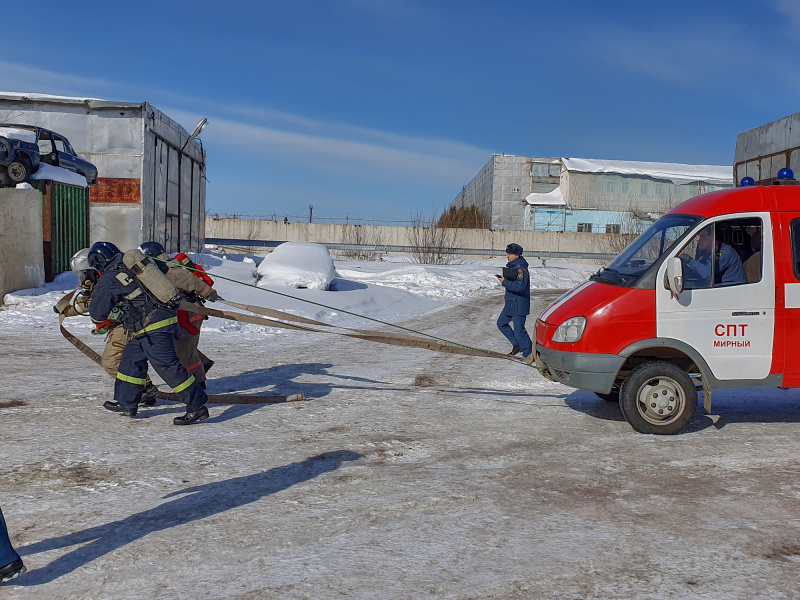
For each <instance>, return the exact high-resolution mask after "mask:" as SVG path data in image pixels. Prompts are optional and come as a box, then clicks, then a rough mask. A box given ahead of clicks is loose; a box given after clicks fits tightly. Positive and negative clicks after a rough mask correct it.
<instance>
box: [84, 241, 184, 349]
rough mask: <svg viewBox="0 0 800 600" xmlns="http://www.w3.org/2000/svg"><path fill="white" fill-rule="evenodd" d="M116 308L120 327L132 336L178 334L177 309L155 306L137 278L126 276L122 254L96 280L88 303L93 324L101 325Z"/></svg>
mask: <svg viewBox="0 0 800 600" xmlns="http://www.w3.org/2000/svg"><path fill="white" fill-rule="evenodd" d="M137 292H138V293H137ZM115 306H119V307H120V308H121V309H122V315H123V319H122V324H123V326H124V327H125V331H127V332H129V333H131V334H137V333H138V334H143V333H146V332H147V331H155V330H156V329H163V330H165V331H170V332H171V333H177V332H178V325H177V323H178V318H177V315H178V313H177V310H176V309H175V308H165V307H164V306H162V305H158V304H156V303H154V302H153V301H152V300H151V299H150V298H149V297H148V295H147V294H146V293H144V291H143V290H142V289H141V287H140V285H139V283H138V282H137V280H136V279H133V278H130V277H127V270H126V269H125V265H124V264H123V263H122V255H121V254H120V255H119V256H118V257H117V258H115V259H114V260H112V261H111V263H110V264H109V265H108V266H107V267H106V270H105V271H103V274H102V275H101V276H100V279H98V280H97V284H96V285H95V288H94V291H93V292H92V301H91V303H90V304H89V315H90V316H91V317H92V321H94V322H95V323H102V322H104V321H105V320H106V319H107V318H108V315H109V313H110V312H111V309H112V308H114V307H115ZM145 329H147V331H145Z"/></svg>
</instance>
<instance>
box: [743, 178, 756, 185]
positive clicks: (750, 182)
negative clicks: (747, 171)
mask: <svg viewBox="0 0 800 600" xmlns="http://www.w3.org/2000/svg"><path fill="white" fill-rule="evenodd" d="M755 184H756V180H755V179H753V178H752V177H742V180H741V181H740V182H739V187H750V186H752V185H755Z"/></svg>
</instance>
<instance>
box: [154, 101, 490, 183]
mask: <svg viewBox="0 0 800 600" xmlns="http://www.w3.org/2000/svg"><path fill="white" fill-rule="evenodd" d="M169 114H170V115H172V116H173V117H174V118H177V119H178V120H179V121H182V122H192V121H194V120H196V119H197V118H199V117H200V116H201V115H200V114H193V113H186V112H183V111H180V110H178V109H171V110H170V111H169ZM390 137H392V138H396V139H395V141H397V142H398V144H397V145H389V144H379V143H374V142H370V141H362V140H355V139H346V138H342V137H325V136H321V135H311V134H308V133H299V132H294V131H288V130H285V129H284V130H281V129H275V128H271V127H264V126H261V125H253V124H248V123H242V122H240V121H233V120H230V119H224V118H212V117H210V118H209V125H208V128H207V129H206V131H205V132H204V133H203V140H204V142H205V143H206V145H207V146H208V145H210V144H213V145H214V146H215V147H218V148H219V147H225V148H226V149H227V150H229V151H231V152H236V153H240V154H241V155H242V156H245V157H249V158H248V159H245V160H247V161H248V162H252V163H255V164H258V163H259V162H263V161H264V160H265V157H266V156H269V157H270V158H271V159H272V160H279V161H287V160H288V161H290V162H293V163H296V164H298V165H303V166H304V167H305V168H307V169H310V170H318V171H327V172H335V173H340V174H348V175H351V176H356V177H360V178H362V179H368V180H382V181H386V182H396V183H412V184H425V185H435V186H442V187H447V188H453V187H454V186H457V185H460V184H462V183H466V182H467V181H469V180H470V179H471V178H472V177H473V176H474V174H475V173H476V172H477V170H478V169H479V168H480V167H481V166H482V165H483V164H485V163H486V161H487V160H488V159H489V156H490V153H489V152H487V151H483V150H479V149H477V148H474V147H472V146H467V145H465V144H458V143H456V142H448V141H442V140H426V139H415V138H404V137H402V136H390ZM404 145H405V146H414V147H415V148H414V149H410V148H408V147H403V146H404ZM442 150H446V151H445V152H443V151H442Z"/></svg>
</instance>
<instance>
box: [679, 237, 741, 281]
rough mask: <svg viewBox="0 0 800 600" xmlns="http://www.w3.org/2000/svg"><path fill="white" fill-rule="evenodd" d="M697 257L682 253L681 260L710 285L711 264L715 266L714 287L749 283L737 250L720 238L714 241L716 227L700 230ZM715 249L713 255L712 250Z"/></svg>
mask: <svg viewBox="0 0 800 600" xmlns="http://www.w3.org/2000/svg"><path fill="white" fill-rule="evenodd" d="M696 241H697V255H696V257H694V258H693V257H691V256H690V255H689V254H687V253H685V252H684V253H682V254H681V255H680V257H679V258H680V259H681V260H682V261H683V264H684V266H685V267H688V268H689V269H691V270H692V271H694V272H695V273H696V274H697V276H698V278H699V279H700V280H701V281H703V282H705V284H706V285H709V284H710V282H711V264H712V258H713V264H714V285H715V286H718V285H738V284H740V283H747V277H745V274H744V268H743V267H742V259H741V258H739V255H738V254H737V252H736V250H734V249H733V248H731V247H730V246H729V245H728V244H724V243H722V242H721V241H720V239H719V237H717V238H716V243H715V241H714V226H713V225H709V226H708V227H704V228H703V229H701V230H700V232H699V233H698V235H697V238H696ZM712 247H715V251H714V252H713V253H712V251H711V249H712Z"/></svg>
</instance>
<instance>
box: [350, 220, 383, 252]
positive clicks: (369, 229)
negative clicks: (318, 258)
mask: <svg viewBox="0 0 800 600" xmlns="http://www.w3.org/2000/svg"><path fill="white" fill-rule="evenodd" d="M342 243H343V244H350V245H354V246H362V247H361V248H353V249H351V250H340V251H339V254H341V256H343V257H344V258H349V259H352V260H381V257H382V254H381V253H380V252H379V251H378V250H377V249H376V248H375V246H381V245H383V243H384V242H383V235H382V234H381V230H380V228H378V227H376V226H374V225H359V224H352V223H349V222H348V223H346V224H345V225H344V226H343V227H342ZM363 246H367V247H366V248H365V247H363ZM370 246H371V247H372V248H370Z"/></svg>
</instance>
